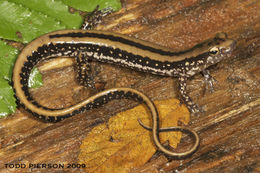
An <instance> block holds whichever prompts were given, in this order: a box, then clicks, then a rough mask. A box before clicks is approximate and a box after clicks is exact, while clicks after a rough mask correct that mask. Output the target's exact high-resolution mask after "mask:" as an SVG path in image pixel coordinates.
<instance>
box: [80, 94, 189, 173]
mask: <svg viewBox="0 0 260 173" xmlns="http://www.w3.org/2000/svg"><path fill="white" fill-rule="evenodd" d="M155 105H156V107H157V109H158V113H159V117H160V121H161V122H160V127H171V126H177V123H178V121H181V122H182V123H184V124H187V123H188V122H189V111H188V110H187V108H186V107H185V106H184V105H180V103H179V101H178V100H176V99H169V100H162V101H155ZM137 119H141V120H142V122H143V123H144V124H146V125H149V126H151V122H152V117H151V115H150V114H149V111H148V110H147V108H146V107H145V106H144V105H139V106H136V107H135V108H133V109H130V110H127V111H125V112H121V113H118V114H117V115H115V116H113V117H111V118H110V120H109V122H108V123H104V124H100V125H98V126H96V127H94V128H93V129H92V131H91V132H89V134H88V136H87V137H86V138H85V139H84V141H83V142H82V145H81V146H80V154H79V162H80V163H84V164H86V171H88V172H90V173H91V172H95V173H101V172H102V173H103V172H120V173H124V172H129V171H130V170H131V169H133V168H135V167H139V166H141V165H143V164H145V163H146V162H147V161H148V160H149V159H150V158H151V156H152V155H153V154H154V153H155V151H156V146H155V145H154V143H153V140H152V133H151V132H150V131H147V130H145V129H144V128H142V127H141V126H140V125H139V123H138V122H137ZM160 139H161V142H162V143H164V142H166V141H167V140H168V141H169V143H170V145H171V146H172V147H174V148H176V146H177V144H178V143H179V142H180V139H181V132H165V133H160Z"/></svg>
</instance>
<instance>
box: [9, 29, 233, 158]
mask: <svg viewBox="0 0 260 173" xmlns="http://www.w3.org/2000/svg"><path fill="white" fill-rule="evenodd" d="M234 47H235V41H234V40H232V39H228V38H227V36H226V34H224V33H219V34H217V35H216V37H215V38H213V39H210V40H206V41H204V42H202V43H200V44H198V45H196V46H194V47H193V48H191V49H188V50H184V51H180V52H173V51H172V50H171V49H169V48H165V47H162V46H159V45H155V44H152V43H149V42H146V41H142V40H139V39H135V38H131V37H128V36H126V35H121V34H116V33H110V32H107V31H95V30H60V31H55V32H51V33H48V34H45V35H42V36H40V37H39V38H37V39H35V40H33V41H32V42H31V43H29V44H28V45H27V46H26V47H25V48H24V49H23V50H22V51H21V53H20V54H19V56H18V58H17V60H16V62H15V65H14V69H13V76H12V86H13V90H14V92H15V97H16V99H17V103H18V104H19V105H21V106H22V107H24V108H25V109H26V110H27V111H28V112H30V113H31V114H32V115H34V116H35V117H37V118H39V119H44V120H46V121H49V122H58V121H61V120H63V119H65V118H68V117H71V116H73V115H75V114H78V113H81V112H84V111H86V110H89V109H92V108H97V107H99V106H101V105H103V104H105V103H107V102H108V101H110V100H113V99H121V98H128V99H133V100H136V101H139V102H142V103H145V104H146V105H147V106H148V108H149V110H150V111H151V114H152V117H153V125H152V129H151V130H152V131H153V138H154V141H155V144H156V146H157V147H158V148H159V149H160V150H162V151H163V152H165V153H166V154H168V155H171V156H177V157H182V156H186V155H189V154H191V153H192V152H194V151H195V149H196V148H197V147H198V145H199V142H198V141H199V139H198V136H197V134H196V133H195V132H194V131H192V130H186V131H189V132H191V134H192V135H193V136H194V138H195V139H196V140H195V144H194V146H193V147H192V148H191V149H190V150H189V151H187V152H184V153H175V152H172V151H169V150H167V149H166V148H164V146H162V144H161V143H160V141H159V132H160V131H161V132H162V131H167V129H160V128H159V124H158V113H157V110H156V108H155V107H154V105H153V103H152V102H151V101H150V100H149V98H148V97H146V96H145V95H144V94H142V93H140V92H138V91H136V90H134V89H130V88H113V89H108V90H105V91H102V92H100V93H97V94H96V95H94V96H92V97H90V98H87V99H86V100H84V101H82V102H80V103H78V104H76V105H72V106H70V107H68V108H62V109H51V108H47V107H45V106H43V105H40V104H39V103H37V102H36V101H35V100H34V99H33V98H32V97H31V95H30V93H29V88H28V79H29V75H30V72H31V70H32V69H33V67H34V66H36V65H37V64H38V63H39V62H40V61H42V60H46V59H48V58H55V57H58V56H65V57H77V58H78V59H77V61H78V62H81V61H82V59H83V60H84V59H87V60H96V61H100V62H105V63H112V64H116V65H119V66H124V67H127V68H131V69H134V70H137V71H142V72H148V73H152V74H156V75H161V76H170V77H177V78H178V80H179V85H180V94H181V96H182V98H183V100H184V102H185V103H186V105H187V106H188V108H189V110H190V111H191V112H196V111H197V108H196V106H195V104H194V103H193V102H192V101H191V99H190V97H189V96H188V95H187V93H186V80H187V78H189V77H191V76H193V75H195V74H197V73H199V72H204V73H205V74H206V72H207V71H206V69H207V68H208V67H209V66H211V65H214V64H216V63H218V62H219V61H221V60H222V59H224V58H225V57H228V56H230V53H231V52H232V50H233V49H234ZM81 64H84V63H81ZM79 75H80V74H79ZM140 124H141V125H142V123H141V122H140ZM143 126H144V125H143ZM146 128H148V127H146ZM174 129H175V130H176V129H177V130H180V129H183V128H179V127H174V128H172V129H171V128H168V131H170V130H174ZM184 131H185V130H184Z"/></svg>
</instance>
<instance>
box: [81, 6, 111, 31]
mask: <svg viewBox="0 0 260 173" xmlns="http://www.w3.org/2000/svg"><path fill="white" fill-rule="evenodd" d="M98 8H99V6H97V7H96V9H95V10H94V11H93V12H92V13H90V15H88V16H86V17H85V19H84V22H83V24H82V26H81V29H83V30H90V29H93V28H94V27H95V26H97V25H98V24H100V23H102V20H103V18H104V17H105V16H107V15H109V14H110V13H112V12H113V9H112V8H110V7H108V8H105V9H102V10H99V9H98Z"/></svg>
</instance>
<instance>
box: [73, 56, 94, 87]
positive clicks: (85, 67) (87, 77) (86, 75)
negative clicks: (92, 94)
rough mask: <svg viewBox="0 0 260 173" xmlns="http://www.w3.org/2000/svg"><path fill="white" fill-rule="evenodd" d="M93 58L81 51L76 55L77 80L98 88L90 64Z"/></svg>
mask: <svg viewBox="0 0 260 173" xmlns="http://www.w3.org/2000/svg"><path fill="white" fill-rule="evenodd" d="M90 61H91V60H90V59H89V58H88V57H86V55H84V54H82V53H81V52H80V53H78V56H77V57H76V64H77V65H76V70H77V77H76V78H77V81H78V83H79V84H80V85H83V86H85V87H90V88H93V89H96V87H95V82H94V79H93V76H92V70H91V66H90V63H91V62H90Z"/></svg>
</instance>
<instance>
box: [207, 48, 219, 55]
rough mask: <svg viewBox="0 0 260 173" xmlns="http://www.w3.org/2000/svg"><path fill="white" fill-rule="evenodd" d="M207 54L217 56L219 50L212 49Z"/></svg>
mask: <svg viewBox="0 0 260 173" xmlns="http://www.w3.org/2000/svg"><path fill="white" fill-rule="evenodd" d="M209 54H210V55H212V56H214V55H217V54H219V49H218V48H217V47H213V48H211V49H210V50H209Z"/></svg>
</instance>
